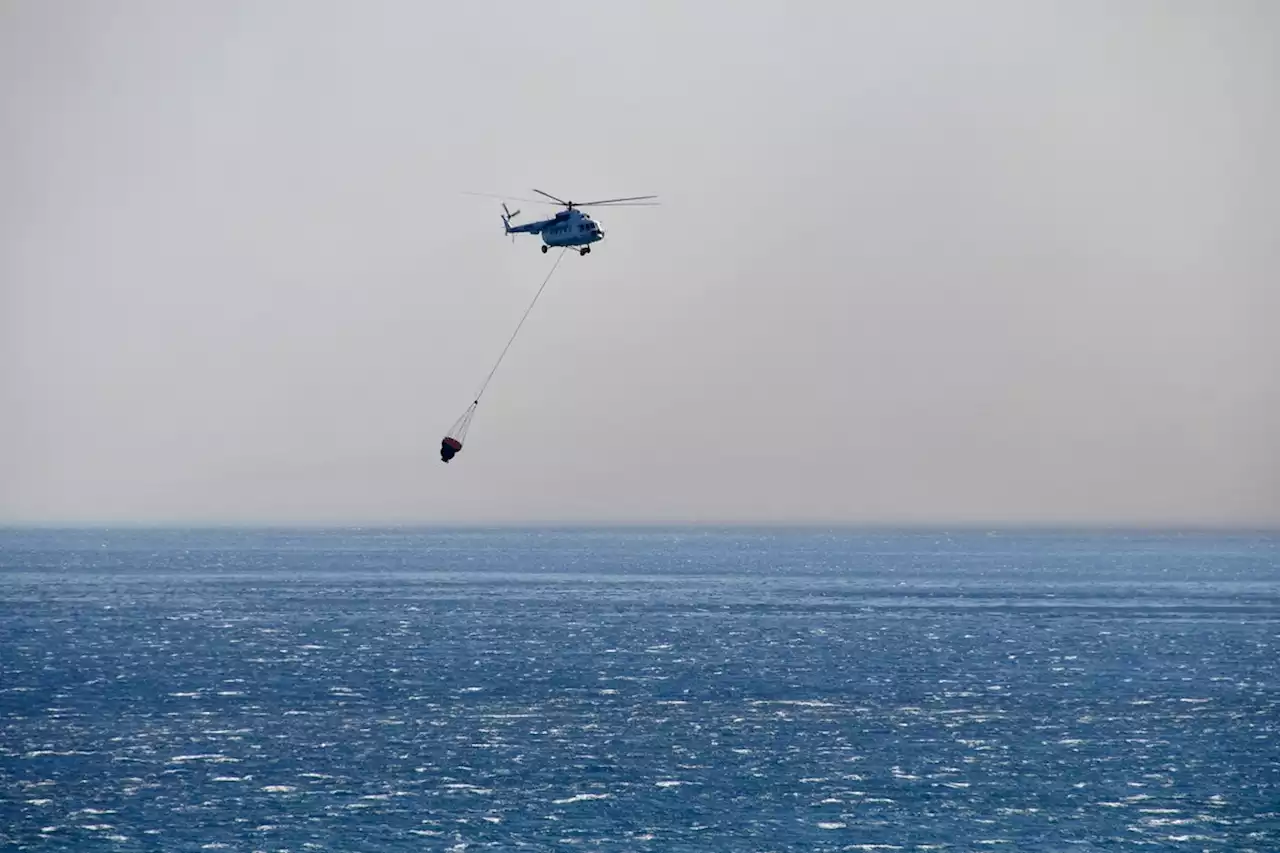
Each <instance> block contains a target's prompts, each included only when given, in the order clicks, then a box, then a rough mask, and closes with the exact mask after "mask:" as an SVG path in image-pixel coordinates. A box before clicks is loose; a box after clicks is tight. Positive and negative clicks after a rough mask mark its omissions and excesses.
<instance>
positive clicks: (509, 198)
mask: <svg viewBox="0 0 1280 853" xmlns="http://www.w3.org/2000/svg"><path fill="white" fill-rule="evenodd" d="M462 194H463V195H477V196H481V197H482V198H497V199H502V200H503V201H523V202H527V203H528V204H551V202H549V201H547V200H546V199H541V198H522V197H520V196H518V195H498V194H497V193H473V192H469V191H467V190H463V191H462Z"/></svg>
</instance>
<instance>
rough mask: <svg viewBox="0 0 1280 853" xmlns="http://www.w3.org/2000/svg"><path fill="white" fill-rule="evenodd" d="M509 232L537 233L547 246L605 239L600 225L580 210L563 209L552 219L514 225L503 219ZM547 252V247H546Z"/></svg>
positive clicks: (584, 245) (583, 245)
mask: <svg viewBox="0 0 1280 853" xmlns="http://www.w3.org/2000/svg"><path fill="white" fill-rule="evenodd" d="M503 226H504V227H505V228H506V233H508V234H537V235H539V236H540V237H542V242H543V244H544V246H546V247H555V246H561V247H571V246H573V247H586V246H590V245H591V244H592V243H597V242H599V241H600V240H603V239H604V231H603V230H601V228H600V225H599V224H598V223H597V222H596V221H595V220H594V219H592V218H591V217H590V216H587V215H586V214H585V213H583V212H582V211H580V210H576V209H570V210H562V211H560V212H559V213H557V214H556V215H555V216H552V217H551V218H550V219H541V220H538V221H537V222H526V223H525V224H523V225H512V224H511V223H510V222H509V221H507V220H505V219H504V220H503ZM543 251H544V252H545V251H546V249H545V248H544V249H543Z"/></svg>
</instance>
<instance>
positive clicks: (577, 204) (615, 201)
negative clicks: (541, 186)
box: [535, 190, 657, 207]
mask: <svg viewBox="0 0 1280 853" xmlns="http://www.w3.org/2000/svg"><path fill="white" fill-rule="evenodd" d="M535 192H536V190H535ZM646 198H657V196H656V195H633V196H628V197H627V198H605V199H599V200H598V201H584V202H575V203H574V207H586V206H588V205H590V206H592V207H594V206H596V205H600V204H618V203H619V202H624V201H643V200H644V199H646Z"/></svg>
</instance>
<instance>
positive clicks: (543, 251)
mask: <svg viewBox="0 0 1280 853" xmlns="http://www.w3.org/2000/svg"><path fill="white" fill-rule="evenodd" d="M546 253H547V246H546V245H543V247H542V254H544V255H545V254H546Z"/></svg>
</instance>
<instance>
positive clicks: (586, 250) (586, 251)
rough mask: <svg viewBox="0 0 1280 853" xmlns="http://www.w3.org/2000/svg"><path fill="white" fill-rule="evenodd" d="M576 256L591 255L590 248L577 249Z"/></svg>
mask: <svg viewBox="0 0 1280 853" xmlns="http://www.w3.org/2000/svg"><path fill="white" fill-rule="evenodd" d="M578 254H579V255H589V254H591V247H590V246H583V247H582V248H581V249H579V250H578Z"/></svg>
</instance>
